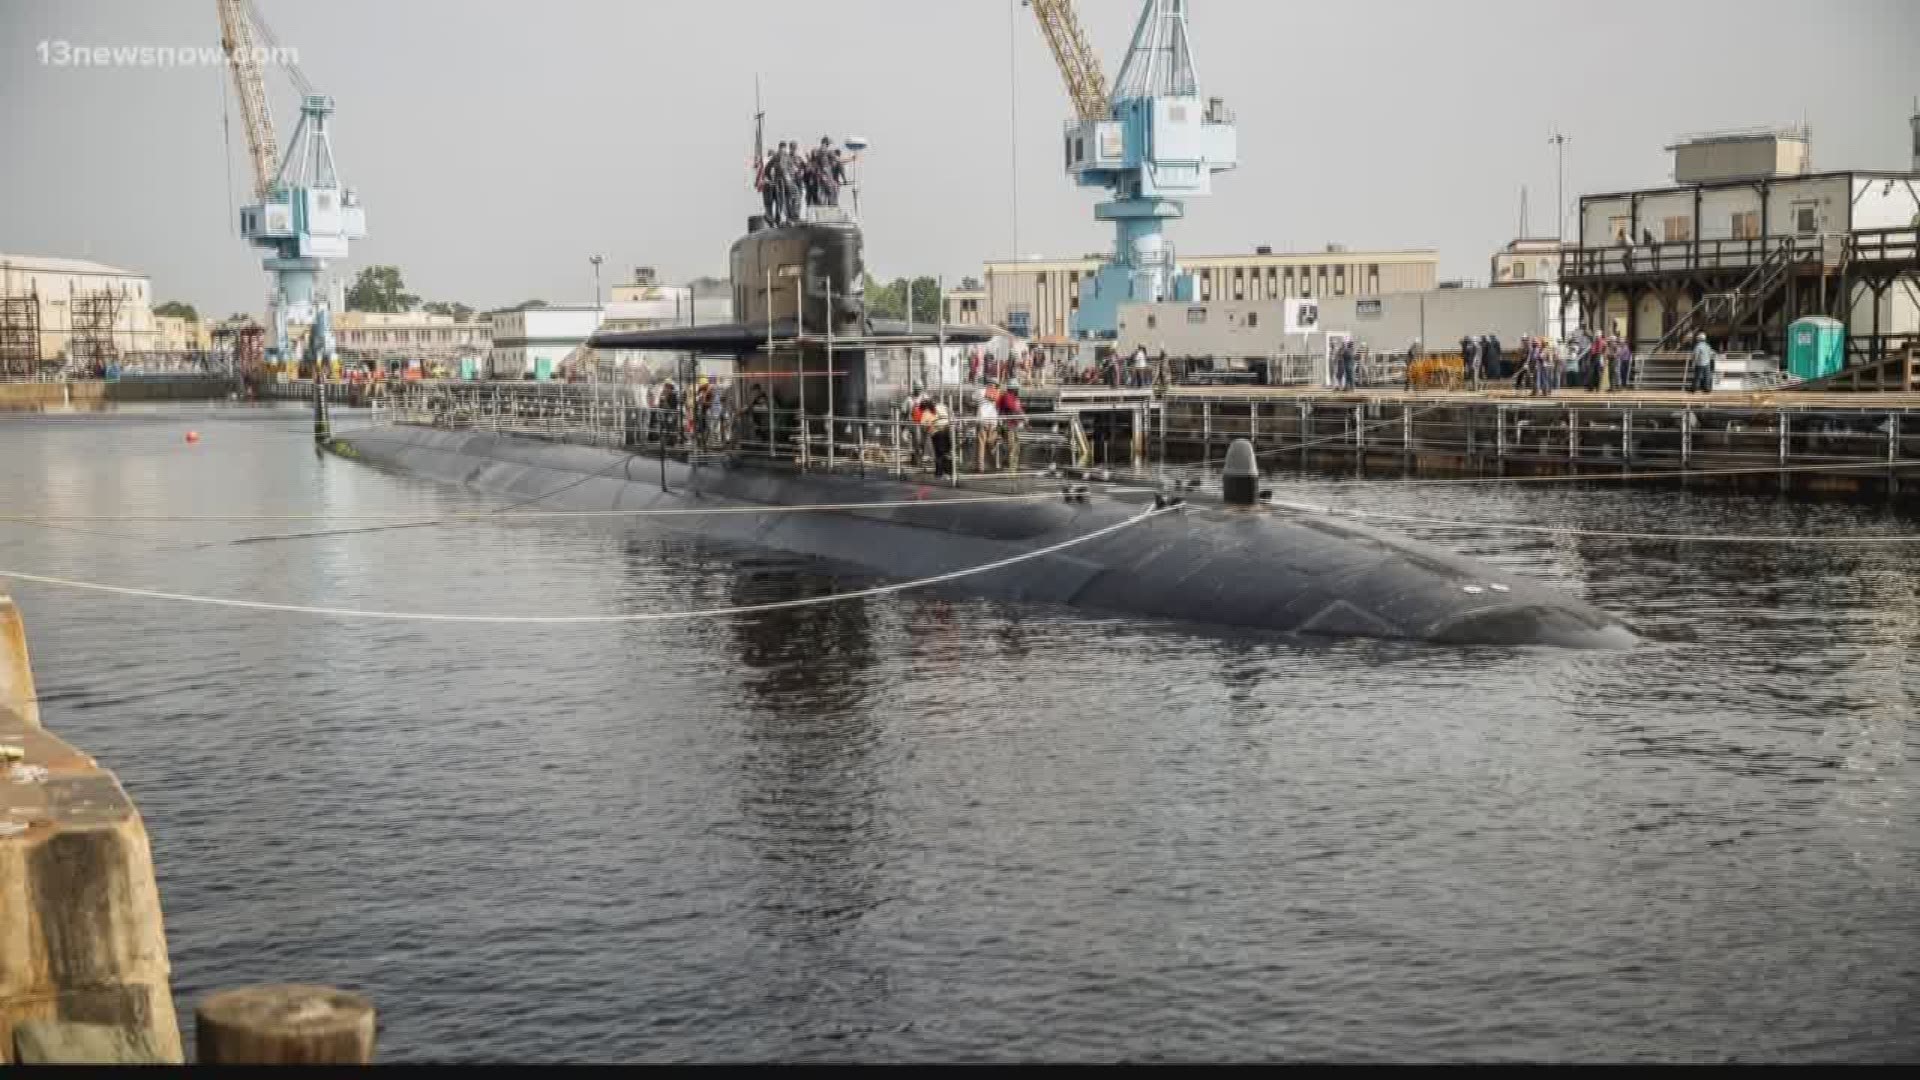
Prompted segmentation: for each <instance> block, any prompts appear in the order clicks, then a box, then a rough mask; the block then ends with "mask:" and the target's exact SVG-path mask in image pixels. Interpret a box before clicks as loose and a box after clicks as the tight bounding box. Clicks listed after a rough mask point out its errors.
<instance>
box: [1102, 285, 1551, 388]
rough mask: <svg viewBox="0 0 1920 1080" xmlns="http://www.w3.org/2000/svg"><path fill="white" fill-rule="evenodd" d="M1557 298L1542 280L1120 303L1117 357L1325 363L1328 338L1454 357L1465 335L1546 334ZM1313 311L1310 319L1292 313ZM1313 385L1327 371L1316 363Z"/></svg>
mask: <svg viewBox="0 0 1920 1080" xmlns="http://www.w3.org/2000/svg"><path fill="white" fill-rule="evenodd" d="M1558 296H1559V294H1558V292H1557V290H1556V289H1555V288H1554V287H1553V286H1551V285H1546V284H1543V283H1539V282H1532V283H1521V284H1519V285H1505V286H1490V287H1487V288H1476V289H1465V288H1461V289H1456V288H1440V289H1426V290H1421V291H1419V292H1401V293H1384V294H1382V295H1380V296H1328V297H1321V298H1317V299H1306V298H1292V299H1278V300H1217V301H1214V302H1213V303H1208V304H1202V303H1179V302H1176V301H1165V302H1162V303H1157V304H1123V305H1121V307H1120V334H1119V338H1118V340H1117V342H1116V346H1117V352H1118V353H1119V355H1120V356H1122V357H1123V358H1124V357H1126V356H1127V355H1129V354H1130V353H1132V352H1133V350H1134V349H1135V348H1139V347H1144V348H1145V349H1146V350H1147V352H1148V354H1149V355H1152V356H1155V357H1158V356H1159V354H1160V353H1162V352H1164V353H1166V354H1167V355H1168V356H1169V357H1190V358H1195V359H1207V360H1212V361H1214V363H1215V365H1216V366H1220V365H1225V366H1233V367H1237V366H1240V364H1241V363H1242V362H1244V361H1249V360H1263V359H1264V360H1271V359H1274V358H1277V357H1284V356H1296V357H1298V356H1306V357H1313V358H1315V359H1316V360H1321V359H1324V357H1325V355H1326V349H1327V343H1328V339H1329V338H1331V339H1333V340H1335V341H1338V340H1341V339H1344V338H1352V339H1354V341H1355V342H1356V343H1357V344H1360V345H1365V346H1366V347H1367V348H1368V349H1370V350H1371V351H1373V352H1377V353H1389V354H1397V353H1402V352H1405V351H1406V350H1407V347H1408V346H1409V345H1410V344H1412V343H1413V342H1415V341H1418V342H1420V345H1421V352H1422V353H1424V354H1426V355H1440V354H1446V353H1455V354H1457V353H1458V352H1459V349H1460V344H1459V343H1460V339H1461V338H1462V337H1469V336H1471V337H1476V338H1477V337H1479V336H1480V335H1482V334H1488V333H1491V334H1494V335H1496V336H1498V337H1499V338H1500V340H1501V342H1502V343H1503V344H1504V345H1505V346H1506V347H1507V348H1512V347H1514V346H1515V345H1517V344H1518V343H1519V341H1520V339H1521V338H1522V337H1539V336H1549V335H1550V334H1551V332H1552V330H1553V325H1552V323H1553V316H1554V314H1555V310H1554V309H1555V308H1557V306H1558V302H1559V301H1558ZM1300 304H1309V305H1312V314H1311V316H1310V317H1302V316H1300V315H1299V314H1298V312H1297V311H1296V312H1295V315H1294V317H1293V318H1292V320H1291V322H1290V319H1289V310H1288V309H1289V307H1296V308H1297V306H1298V305H1300ZM1315 370H1316V371H1317V372H1319V376H1318V377H1317V378H1316V381H1318V378H1323V377H1324V374H1325V372H1324V368H1321V367H1319V366H1318V365H1316V366H1315Z"/></svg>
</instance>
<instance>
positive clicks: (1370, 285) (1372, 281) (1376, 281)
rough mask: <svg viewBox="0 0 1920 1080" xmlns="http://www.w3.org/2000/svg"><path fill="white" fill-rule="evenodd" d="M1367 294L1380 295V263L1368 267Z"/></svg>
mask: <svg viewBox="0 0 1920 1080" xmlns="http://www.w3.org/2000/svg"><path fill="white" fill-rule="evenodd" d="M1367 295H1369V296H1379V295H1380V264H1378V263H1375V264H1373V265H1372V266H1369V267H1367Z"/></svg>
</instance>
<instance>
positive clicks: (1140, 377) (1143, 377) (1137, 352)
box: [1128, 345, 1152, 386]
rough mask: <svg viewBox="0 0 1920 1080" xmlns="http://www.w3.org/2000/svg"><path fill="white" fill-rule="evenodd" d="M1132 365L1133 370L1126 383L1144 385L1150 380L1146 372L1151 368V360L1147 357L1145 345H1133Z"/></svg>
mask: <svg viewBox="0 0 1920 1080" xmlns="http://www.w3.org/2000/svg"><path fill="white" fill-rule="evenodd" d="M1132 367H1133V371H1132V373H1131V375H1130V376H1129V382H1128V385H1130V386H1146V385H1147V384H1148V382H1149V381H1150V377H1149V376H1148V374H1147V373H1148V372H1149V371H1150V370H1151V369H1152V362H1151V361H1149V360H1148V359H1147V347H1146V346H1145V345H1135V346H1134V347H1133V364H1132Z"/></svg>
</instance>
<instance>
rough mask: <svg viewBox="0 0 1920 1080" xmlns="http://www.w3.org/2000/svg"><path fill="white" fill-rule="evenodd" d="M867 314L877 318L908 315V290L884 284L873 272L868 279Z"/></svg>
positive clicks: (900, 317)
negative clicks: (876, 278) (875, 277)
mask: <svg viewBox="0 0 1920 1080" xmlns="http://www.w3.org/2000/svg"><path fill="white" fill-rule="evenodd" d="M866 295H867V314H868V315H869V316H871V317H873V318H876V319H904V318H906V317H907V302H906V290H905V289H895V288H894V287H893V286H892V285H882V284H880V282H879V281H877V280H875V279H874V276H873V275H872V274H868V275H867V280H866Z"/></svg>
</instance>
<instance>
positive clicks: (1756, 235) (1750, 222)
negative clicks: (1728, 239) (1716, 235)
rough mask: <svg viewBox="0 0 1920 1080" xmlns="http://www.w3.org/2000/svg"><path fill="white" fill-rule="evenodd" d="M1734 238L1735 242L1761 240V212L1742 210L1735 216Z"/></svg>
mask: <svg viewBox="0 0 1920 1080" xmlns="http://www.w3.org/2000/svg"><path fill="white" fill-rule="evenodd" d="M1733 238H1734V239H1735V240H1758V239H1760V211H1758V210H1741V211H1738V212H1736V213H1735V214H1734V215H1733Z"/></svg>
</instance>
